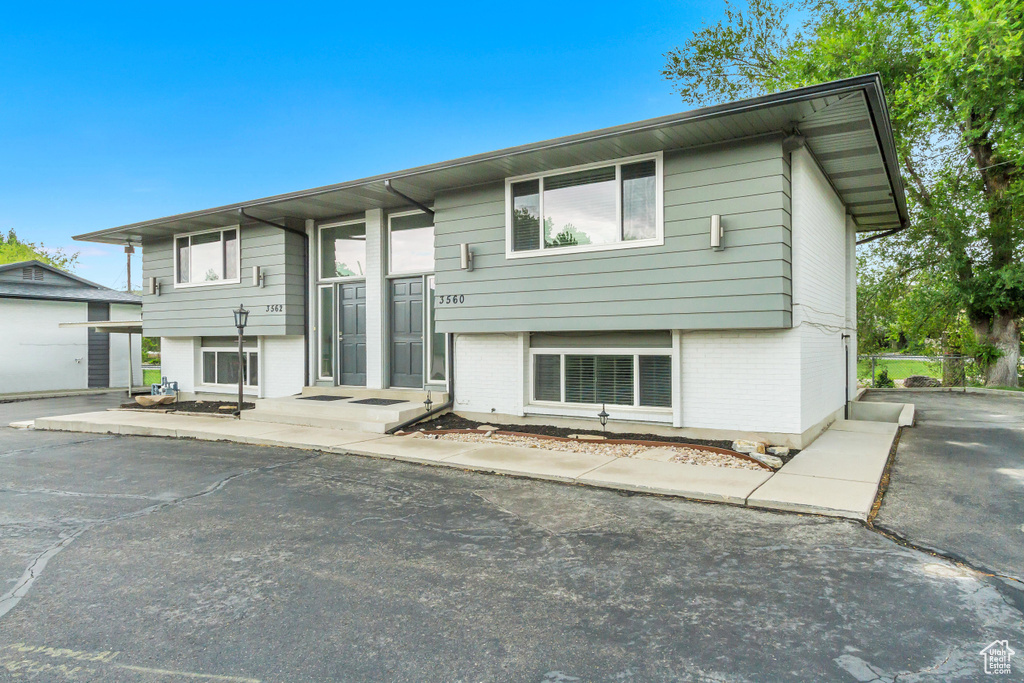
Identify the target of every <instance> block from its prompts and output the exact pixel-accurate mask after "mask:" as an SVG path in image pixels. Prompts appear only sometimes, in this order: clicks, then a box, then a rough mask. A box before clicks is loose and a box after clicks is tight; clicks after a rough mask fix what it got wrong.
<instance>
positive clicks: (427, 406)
mask: <svg viewBox="0 0 1024 683" xmlns="http://www.w3.org/2000/svg"><path fill="white" fill-rule="evenodd" d="M432 405H434V402H433V401H431V400H430V389H427V400H426V401H424V402H423V407H424V408H426V409H427V412H428V413H429V412H430V406H432Z"/></svg>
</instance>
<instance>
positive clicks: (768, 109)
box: [77, 75, 906, 443]
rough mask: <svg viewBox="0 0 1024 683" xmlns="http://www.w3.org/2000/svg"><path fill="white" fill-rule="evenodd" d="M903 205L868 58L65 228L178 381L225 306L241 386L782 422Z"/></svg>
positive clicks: (223, 340)
mask: <svg viewBox="0 0 1024 683" xmlns="http://www.w3.org/2000/svg"><path fill="white" fill-rule="evenodd" d="M905 222H906V202H905V198H904V194H903V187H902V182H901V179H900V176H899V172H898V170H897V163H896V155H895V146H894V144H893V139H892V133H891V130H890V125H889V115H888V111H887V108H886V104H885V101H884V97H883V94H882V88H881V83H880V81H879V79H878V77H877V76H875V75H871V76H863V77H857V78H852V79H847V80H843V81H837V82H832V83H826V84H823V85H819V86H813V87H808V88H802V89H799V90H793V91H789V92H784V93H779V94H774V95H769V96H765V97H759V98H755V99H750V100H744V101H740V102H735V103H730V104H725V105H720V106H715V107H709V108H705V109H699V110H696V111H692V112H686V113H682V114H676V115H671V116H665V117H662V118H658V119H651V120H647V121H641V122H639V123H633V124H627V125H623V126H618V127H615V128H608V129H604V130H599V131H594V132H590V133H582V134H579V135H572V136H569V137H564V138H558V139H555V140H548V141H545V142H540V143H535V144H530V145H524V146H521V147H515V148H511V149H505V150H500V151H497V152H492V153H487V154H480V155H477V156H472V157H465V158H461V159H456V160H454V161H449V162H443V163H439V164H433V165H430V166H423V167H419V168H414V169H410V170H406V171H400V172H396V173H392V174H387V175H380V176H375V177H372V178H365V179H362V180H356V181H351V182H346V183H341V184H338V185H330V186H326V187H320V188H316V189H312V190H306V191H301V192H294V193H291V194H285V195H278V196H275V197H269V198H266V199H259V200H253V201H249V202H244V203H240V204H233V205H229V206H224V207H220V208H215V209H209V210H205V211H196V212H193V213H187V214H181V215H178V216H172V217H169V218H162V219H158V220H152V221H145V222H142V223H136V224H133V225H127V226H123V227H119V228H113V229H108V230H102V231H99V232H94V233H90V234H87V235H81V236H80V237H78V238H77V239H83V240H91V241H97V242H107V243H111V244H123V243H124V242H125V241H126V240H128V241H131V242H135V243H140V242H141V243H142V245H143V276H144V278H145V279H146V283H147V287H148V288H149V290H150V291H149V292H147V293H146V295H145V296H144V306H143V320H144V327H145V332H146V335H147V336H159V337H161V338H162V365H163V374H164V375H166V376H167V377H168V378H169V379H171V380H177V381H178V382H179V384H180V386H181V387H182V389H183V390H185V391H189V392H196V393H199V392H224V393H229V392H230V391H231V385H232V384H233V382H236V381H237V369H236V367H235V365H236V363H233V360H232V358H233V357H234V356H233V354H234V353H235V352H234V351H233V350H232V349H233V348H234V344H235V341H234V335H235V328H234V327H233V323H232V313H231V311H232V309H234V308H237V307H238V305H239V304H241V303H244V304H245V306H246V307H247V308H248V309H250V310H251V311H252V314H251V315H250V317H249V327H248V329H247V330H246V333H247V351H246V354H247V362H246V367H245V370H244V372H245V373H246V382H247V385H248V387H249V391H250V393H251V394H252V395H254V396H260V397H275V396H285V395H290V394H294V393H297V392H299V391H301V390H302V389H303V387H304V386H311V385H320V386H331V385H345V386H350V385H358V386H366V387H368V388H380V389H385V388H389V387H415V388H438V389H444V388H445V387H446V386H447V383H448V380H449V377H450V375H451V373H452V372H453V370H454V380H455V382H454V396H455V410H456V411H457V412H460V413H465V414H469V415H474V416H475V415H488V416H494V415H497V416H513V417H516V418H522V417H524V416H537V417H538V419H549V418H552V417H583V418H590V419H592V418H594V417H595V415H596V413H597V412H598V411H600V410H601V406H602V405H605V406H606V407H607V411H608V413H610V414H611V419H612V420H613V421H616V422H621V421H635V422H641V423H654V424H659V425H664V426H674V427H678V428H684V429H688V430H691V431H690V433H693V434H697V433H700V434H712V433H716V430H726V431H729V432H736V431H742V432H751V433H763V434H783V435H788V437H789V441H790V442H792V443H802V442H803V441H806V440H807V439H809V438H813V436H814V435H816V434H817V433H818V432H820V431H821V429H823V428H824V426H826V425H827V424H829V423H830V421H831V420H833V419H834V418H835V417H836V416H837V415H841V414H842V410H843V407H844V404H845V401H846V400H847V399H848V398H849V397H851V396H852V395H853V392H854V390H855V387H856V382H855V377H856V357H857V353H856V350H857V347H856V344H857V341H856V272H855V270H856V258H855V241H856V239H857V238H856V235H857V233H866V232H876V231H880V230H888V229H895V228H899V227H902V226H903V225H904V224H905ZM718 225H720V227H721V232H720V233H719V234H720V235H721V237H720V240H719V238H718V235H716V234H714V233H715V230H714V229H713V227H712V226H718ZM716 241H720V244H719V245H718V246H713V245H714V242H716ZM467 257H468V258H467ZM256 269H258V273H257V272H256ZM452 345H453V346H454V349H453V353H452V354H451V355H450V356H449V353H448V350H449V349H450V347H451V346H452ZM452 364H454V368H453V367H452ZM847 374H849V377H850V378H853V379H851V380H850V381H849V382H847ZM489 419H499V417H493V418H489Z"/></svg>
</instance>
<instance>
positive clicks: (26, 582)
mask: <svg viewBox="0 0 1024 683" xmlns="http://www.w3.org/2000/svg"><path fill="white" fill-rule="evenodd" d="M324 455H327V453H324V452H322V451H321V452H316V453H313V454H311V455H307V456H304V457H302V458H296V459H295V460H288V461H285V462H279V463H273V464H270V465H262V466H260V467H252V468H249V469H247V470H243V471H241V472H236V473H235V474H232V475H229V476H227V477H224V478H223V479H221V480H219V481H217V482H216V483H214V484H211V485H210V486H207V487H206V488H205V489H203V490H202V491H199V492H197V493H191V494H189V495H187V496H180V497H178V498H174V499H171V500H165V501H161V502H159V503H156V504H154V505H150V506H148V507H145V508H142V509H141V510H135V511H133V512H125V513H123V514H120V515H115V516H113V517H108V518H106V519H101V520H98V521H95V522H90V523H88V524H85V525H83V526H81V527H79V528H78V529H75V530H74V531H72V532H71V533H69V534H68V535H66V536H64V537H63V538H61V539H60V540H59V541H57V542H56V543H54V544H53V545H51V546H50V547H49V548H47V549H46V550H44V551H43V552H41V553H39V554H38V555H36V557H35V558H34V559H33V560H32V562H30V563H29V565H28V568H26V569H25V572H24V573H23V574H22V575H21V578H20V579H19V580H18V582H17V583H16V584H15V585H14V588H12V589H11V590H9V591H7V592H6V593H4V594H3V595H0V619H2V618H3V617H4V616H5V615H6V614H7V613H8V612H10V611H11V610H12V609H14V607H15V606H16V605H17V604H18V603H19V602H21V599H22V598H23V597H25V596H26V595H27V594H28V592H29V590H30V589H31V588H32V584H33V583H35V581H36V579H38V578H39V577H40V576H41V575H42V573H43V570H45V569H46V565H47V563H48V562H49V561H50V560H51V559H52V558H53V557H54V556H55V555H57V554H58V553H59V552H61V551H62V550H64V549H65V548H67V547H68V546H69V545H71V543H72V542H73V541H74V540H75V539H76V538H78V537H79V536H81V535H82V534H84V533H85V532H86V531H90V530H92V529H95V528H96V527H98V526H102V525H105V524H114V523H117V522H123V521H125V520H129V519H136V518H138V517H145V516H148V515H152V514H154V513H157V512H160V511H161V510H164V509H166V508H169V507H177V506H179V505H181V504H183V503H187V502H189V501H191V500H195V499H197V498H202V497H204V496H208V495H211V494H213V493H216V492H217V491H220V490H221V489H223V488H224V487H225V486H227V485H228V484H229V483H231V482H232V481H234V480H235V479H239V478H241V477H247V476H249V475H252V474H260V473H263V472H270V471H272V470H276V469H278V468H280V467H287V466H289V465H299V464H302V463H304V462H308V461H310V460H313V459H315V458H320V457H323V456H324Z"/></svg>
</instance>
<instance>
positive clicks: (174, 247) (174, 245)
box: [171, 225, 242, 289]
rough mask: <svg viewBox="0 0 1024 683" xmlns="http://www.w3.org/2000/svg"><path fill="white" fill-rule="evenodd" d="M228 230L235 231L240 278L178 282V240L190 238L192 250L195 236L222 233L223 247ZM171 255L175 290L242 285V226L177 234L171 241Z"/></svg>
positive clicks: (236, 260) (236, 263) (236, 266)
mask: <svg viewBox="0 0 1024 683" xmlns="http://www.w3.org/2000/svg"><path fill="white" fill-rule="evenodd" d="M228 230H234V231H235V239H236V241H237V242H238V248H237V249H236V250H235V251H236V253H235V272H236V273H238V277H236V278H233V279H231V280H227V279H224V280H210V281H209V282H178V239H179V238H181V237H188V238H190V239H189V248H191V246H192V240H191V238H192V237H193V236H195V235H206V234H208V233H211V232H219V233H221V239H220V242H221V245H223V244H224V237H223V233H225V232H227V231H228ZM171 255H172V256H173V261H174V270H173V281H174V288H175V289H189V288H192V287H217V286H219V285H237V284H241V282H242V226H241V225H227V226H225V227H223V228H210V229H209V230H194V231H192V232H179V233H177V234H175V235H174V237H173V238H172V240H171ZM189 267H190V268H191V267H192V264H191V263H189Z"/></svg>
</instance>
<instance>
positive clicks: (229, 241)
mask: <svg viewBox="0 0 1024 683" xmlns="http://www.w3.org/2000/svg"><path fill="white" fill-rule="evenodd" d="M239 232H240V231H239V229H238V226H237V225H236V226H234V227H232V228H217V229H214V230H202V231H200V232H190V233H184V234H180V235H175V236H174V286H175V287H204V286H209V285H224V284H238V283H239V282H241V278H240V275H239V274H240V273H241V270H242V249H241V242H240V240H239Z"/></svg>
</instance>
